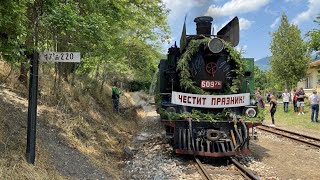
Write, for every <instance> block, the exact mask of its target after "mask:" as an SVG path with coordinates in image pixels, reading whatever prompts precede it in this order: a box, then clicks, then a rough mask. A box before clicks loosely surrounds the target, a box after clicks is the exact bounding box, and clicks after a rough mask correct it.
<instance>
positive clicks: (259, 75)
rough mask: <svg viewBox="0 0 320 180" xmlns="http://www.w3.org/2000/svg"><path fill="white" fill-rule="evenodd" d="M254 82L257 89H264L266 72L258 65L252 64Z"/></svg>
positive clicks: (266, 82) (266, 81)
mask: <svg viewBox="0 0 320 180" xmlns="http://www.w3.org/2000/svg"><path fill="white" fill-rule="evenodd" d="M254 84H255V86H256V87H257V88H259V90H265V89H266V88H267V87H268V78H267V73H266V72H265V71H263V70H261V69H260V68H259V67H258V66H254Z"/></svg>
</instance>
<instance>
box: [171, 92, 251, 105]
mask: <svg viewBox="0 0 320 180" xmlns="http://www.w3.org/2000/svg"><path fill="white" fill-rule="evenodd" d="M171 103H172V104H177V105H183V106H191V107H202V108H225V107H239V106H247V105H250V93H243V94H230V95H199V94H188V93H182V92H175V91H172V97H171Z"/></svg>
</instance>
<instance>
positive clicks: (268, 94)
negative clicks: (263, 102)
mask: <svg viewBox="0 0 320 180" xmlns="http://www.w3.org/2000/svg"><path fill="white" fill-rule="evenodd" d="M270 96H271V92H270V91H268V92H267V102H268V103H270Z"/></svg>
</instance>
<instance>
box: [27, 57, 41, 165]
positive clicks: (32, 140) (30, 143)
mask: <svg viewBox="0 0 320 180" xmlns="http://www.w3.org/2000/svg"><path fill="white" fill-rule="evenodd" d="M30 60H31V65H30V77H29V78H30V79H29V102H28V129H27V150H26V156H27V161H28V163H31V164H34V161H35V156H36V153H35V151H36V126H37V98H38V97H37V96H38V68H39V56H38V53H37V52H35V51H34V52H33V55H32V59H30Z"/></svg>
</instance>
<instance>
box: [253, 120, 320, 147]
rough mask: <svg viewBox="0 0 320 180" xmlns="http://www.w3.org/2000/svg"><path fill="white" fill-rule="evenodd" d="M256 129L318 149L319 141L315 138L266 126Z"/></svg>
mask: <svg viewBox="0 0 320 180" xmlns="http://www.w3.org/2000/svg"><path fill="white" fill-rule="evenodd" d="M257 128H258V129H261V130H263V131H267V132H270V133H273V134H277V135H280V136H283V137H286V138H289V139H293V140H296V141H299V142H302V143H305V144H308V145H311V146H314V147H318V148H320V139H319V138H316V137H312V136H307V135H304V134H300V133H296V132H292V131H288V130H285V129H281V128H276V127H271V126H267V125H262V126H259V127H257Z"/></svg>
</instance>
